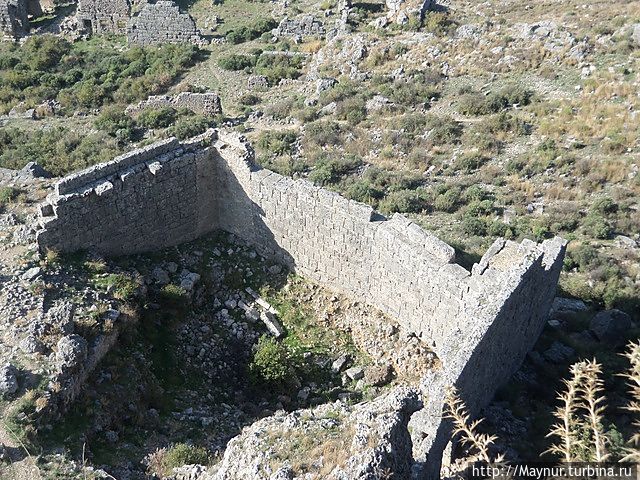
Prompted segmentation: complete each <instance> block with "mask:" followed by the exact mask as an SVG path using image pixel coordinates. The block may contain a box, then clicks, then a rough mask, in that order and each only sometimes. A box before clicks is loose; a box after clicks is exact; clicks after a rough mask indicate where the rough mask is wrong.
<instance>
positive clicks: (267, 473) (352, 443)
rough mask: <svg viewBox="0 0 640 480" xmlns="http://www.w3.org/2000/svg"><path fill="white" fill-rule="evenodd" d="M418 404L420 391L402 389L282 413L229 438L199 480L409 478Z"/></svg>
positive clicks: (357, 479) (372, 479)
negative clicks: (221, 454) (361, 399)
mask: <svg viewBox="0 0 640 480" xmlns="http://www.w3.org/2000/svg"><path fill="white" fill-rule="evenodd" d="M420 407H421V404H420V401H419V399H418V394H417V391H416V390H414V389H411V388H406V387H399V388H396V389H395V390H393V391H391V392H390V393H388V394H386V395H384V396H382V397H379V398H377V399H376V400H374V401H372V402H369V403H361V404H358V405H355V406H349V405H347V404H345V403H342V402H336V403H332V404H326V405H322V406H320V407H317V408H314V409H310V410H299V411H295V412H292V413H289V414H286V413H285V412H283V411H280V412H278V413H276V414H275V415H274V416H272V417H267V418H264V419H262V420H260V421H258V422H256V423H254V424H253V425H251V426H249V427H246V428H245V429H244V430H243V432H242V434H240V435H239V436H237V437H236V438H234V439H233V440H231V441H230V442H229V444H228V446H227V449H226V451H225V455H224V458H223V459H222V461H221V462H220V464H219V465H217V466H215V467H213V469H211V472H209V473H207V474H205V475H203V476H201V477H200V478H201V479H202V480H205V479H207V480H244V479H248V478H250V479H252V480H269V479H272V478H282V479H291V478H293V477H294V476H303V475H304V474H306V473H309V474H312V475H311V477H310V478H323V479H326V480H331V479H335V480H338V479H340V480H377V479H379V478H383V477H382V475H383V474H384V473H385V472H393V473H394V474H395V476H396V478H408V476H409V474H410V469H411V464H412V457H411V436H410V435H409V431H408V429H407V424H408V422H409V418H410V417H411V414H412V413H413V412H415V411H416V410H418V409H419V408H420ZM302 439H303V440H304V441H303V442H300V440H302ZM314 474H315V476H314Z"/></svg>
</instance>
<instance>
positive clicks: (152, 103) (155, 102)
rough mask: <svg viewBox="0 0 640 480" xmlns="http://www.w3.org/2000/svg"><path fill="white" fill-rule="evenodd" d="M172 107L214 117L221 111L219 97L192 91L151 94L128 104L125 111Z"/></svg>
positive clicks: (209, 93) (133, 112) (131, 112)
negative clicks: (137, 101)
mask: <svg viewBox="0 0 640 480" xmlns="http://www.w3.org/2000/svg"><path fill="white" fill-rule="evenodd" d="M162 107H173V108H176V109H179V108H187V109H189V110H191V111H192V112H193V113H197V114H200V115H205V116H207V117H215V116H216V115H220V114H221V113H222V106H221V103H220V97H219V96H218V95H217V94H215V93H211V92H207V93H192V92H182V93H179V94H178V95H153V96H151V97H149V98H147V99H146V100H143V101H141V102H139V103H137V104H136V105H130V106H129V107H127V109H126V110H125V112H126V113H127V114H128V115H131V114H135V113H138V112H141V111H142V110H145V109H147V108H162Z"/></svg>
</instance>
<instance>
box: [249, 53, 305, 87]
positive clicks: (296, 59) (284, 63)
mask: <svg viewBox="0 0 640 480" xmlns="http://www.w3.org/2000/svg"><path fill="white" fill-rule="evenodd" d="M302 60H303V57H302V56H300V55H293V56H291V55H277V54H276V55H272V54H265V53H263V54H262V55H260V57H259V58H258V61H257V62H256V73H258V74H259V75H263V76H265V77H266V79H267V82H269V85H276V84H277V83H278V82H279V81H280V80H282V79H286V78H289V79H296V78H298V77H299V76H300V75H301V74H302V70H301V69H302Z"/></svg>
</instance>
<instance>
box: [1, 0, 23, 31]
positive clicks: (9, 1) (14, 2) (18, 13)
mask: <svg viewBox="0 0 640 480" xmlns="http://www.w3.org/2000/svg"><path fill="white" fill-rule="evenodd" d="M27 16H28V9H27V0H0V39H2V38H5V39H7V40H14V39H17V38H19V37H21V36H23V35H25V34H26V33H27V32H28V30H29V20H28V18H27Z"/></svg>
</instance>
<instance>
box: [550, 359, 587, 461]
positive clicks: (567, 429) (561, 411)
mask: <svg viewBox="0 0 640 480" xmlns="http://www.w3.org/2000/svg"><path fill="white" fill-rule="evenodd" d="M584 370H585V363H584V362H579V363H576V364H574V365H572V366H571V378H569V379H568V380H566V379H565V380H564V385H565V392H564V393H561V394H560V395H559V396H558V400H560V402H561V404H560V405H559V406H558V408H557V409H556V411H555V412H554V414H553V415H554V416H555V417H556V418H557V419H558V422H557V423H555V424H554V425H553V426H552V427H551V431H550V432H549V433H548V434H547V437H551V436H555V437H558V443H554V444H553V445H551V447H550V448H549V449H548V450H546V451H545V452H544V453H553V454H556V455H559V456H561V457H562V458H563V459H564V460H565V461H566V462H571V461H573V460H574V452H575V450H576V448H577V447H579V446H581V444H582V440H580V439H579V438H578V436H577V435H576V430H577V429H576V424H577V417H576V412H577V410H578V409H579V407H580V403H581V402H580V396H579V395H580V388H581V385H582V382H583V381H584V375H585V371H584Z"/></svg>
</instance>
